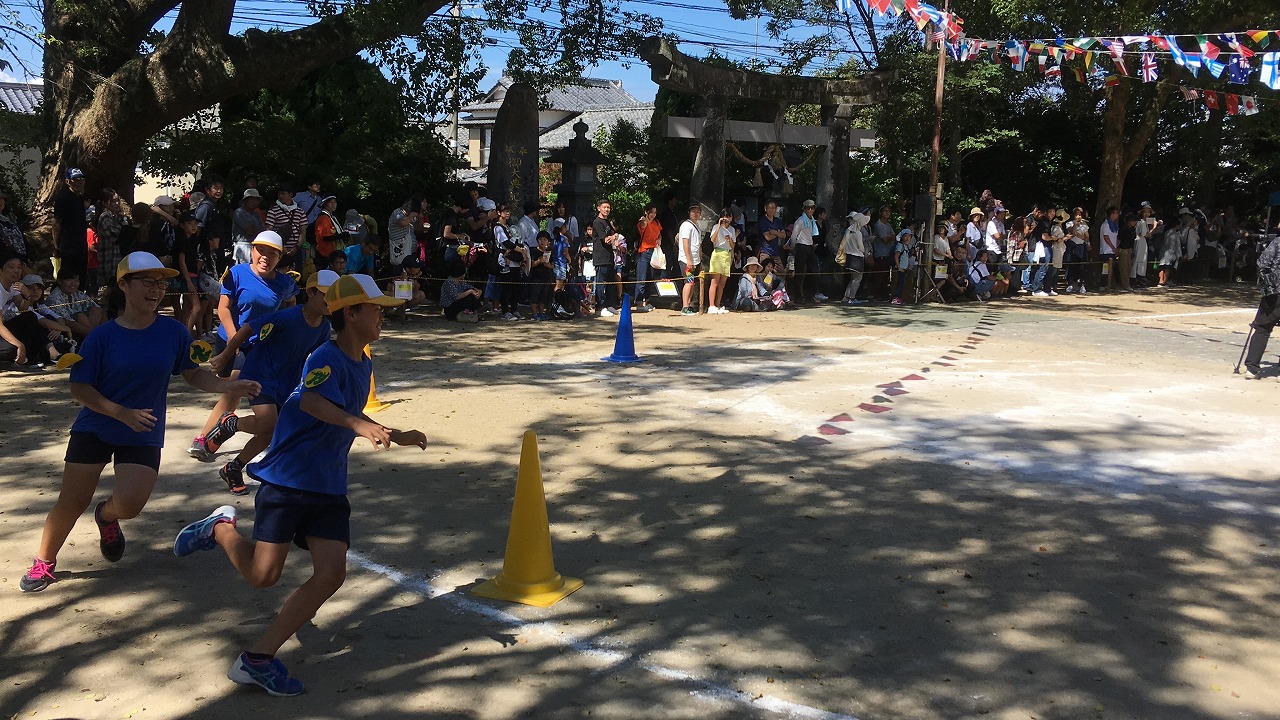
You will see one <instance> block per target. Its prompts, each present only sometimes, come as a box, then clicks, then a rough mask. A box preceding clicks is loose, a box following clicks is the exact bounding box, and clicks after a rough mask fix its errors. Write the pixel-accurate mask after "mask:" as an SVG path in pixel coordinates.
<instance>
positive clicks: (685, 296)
mask: <svg viewBox="0 0 1280 720" xmlns="http://www.w3.org/2000/svg"><path fill="white" fill-rule="evenodd" d="M701 219H702V206H701V205H697V204H693V205H690V206H689V219H688V220H685V221H684V222H683V223H681V224H680V231H679V232H677V233H676V249H677V252H678V253H679V257H678V258H677V261H678V262H679V263H680V274H681V275H682V276H684V288H683V289H682V290H681V291H680V299H681V300H682V305H683V307H681V309H680V314H681V315H695V314H696V313H695V311H694V309H693V289H694V282H693V281H694V280H695V279H697V276H698V271H699V266H701V265H702V231H701V230H699V229H698V221H699V220H701Z"/></svg>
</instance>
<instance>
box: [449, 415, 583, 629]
mask: <svg viewBox="0 0 1280 720" xmlns="http://www.w3.org/2000/svg"><path fill="white" fill-rule="evenodd" d="M580 587H582V581H581V580H578V579H576V578H568V577H562V576H561V575H560V573H558V572H556V568H555V563H554V562H552V559H551V528H550V527H549V525H548V521H547V498H546V495H545V494H544V493H543V491H542V466H541V465H540V464H539V462H538V436H537V435H535V434H534V432H533V431H532V430H529V431H528V432H526V433H525V434H524V447H523V448H521V450H520V472H519V474H518V475H517V476H516V500H515V503H514V504H513V505H512V507H511V528H510V529H509V530H508V531H507V554H506V556H505V557H504V558H503V560H502V571H501V572H499V573H498V576H497V577H495V578H494V579H492V580H486V581H485V582H483V583H480V584H479V585H477V586H476V588H475V589H474V590H472V591H471V592H472V593H473V594H475V595H479V596H480V597H486V598H493V599H495V600H508V601H510V602H518V603H524V604H525V605H533V606H535V607H551V606H552V605H554V604H556V603H557V602H559V601H560V600H562V599H564V597H565V596H566V595H568V594H569V593H571V592H573V591H574V590H577V589H578V588H580Z"/></svg>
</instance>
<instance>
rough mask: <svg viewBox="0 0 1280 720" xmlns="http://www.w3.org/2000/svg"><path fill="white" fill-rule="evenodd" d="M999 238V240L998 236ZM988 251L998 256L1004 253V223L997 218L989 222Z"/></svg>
mask: <svg viewBox="0 0 1280 720" xmlns="http://www.w3.org/2000/svg"><path fill="white" fill-rule="evenodd" d="M997 235H998V236H999V237H998V238H997V237H996V236H997ZM986 242H987V250H989V251H991V252H993V253H996V254H997V255H998V254H1000V253H1002V252H1004V247H1002V246H1003V244H1004V223H1002V222H1000V221H999V220H998V219H996V218H991V220H989V221H987V237H986Z"/></svg>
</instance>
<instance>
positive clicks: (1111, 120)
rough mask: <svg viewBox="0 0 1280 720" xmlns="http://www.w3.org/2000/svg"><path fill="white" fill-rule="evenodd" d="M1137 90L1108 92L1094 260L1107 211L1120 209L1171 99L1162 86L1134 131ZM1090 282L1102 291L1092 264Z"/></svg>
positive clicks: (1124, 85) (1126, 86) (1126, 85)
mask: <svg viewBox="0 0 1280 720" xmlns="http://www.w3.org/2000/svg"><path fill="white" fill-rule="evenodd" d="M1133 86H1134V84H1133V83H1132V82H1121V83H1120V84H1119V85H1115V86H1112V87H1109V88H1107V90H1106V94H1105V97H1106V101H1107V105H1106V108H1105V109H1104V110H1103V112H1102V171H1101V173H1100V177H1099V179H1098V204H1097V207H1096V209H1095V210H1094V214H1093V224H1092V225H1093V227H1092V237H1091V239H1090V245H1091V246H1092V248H1093V257H1094V258H1097V257H1098V256H1099V255H1100V253H1101V250H1102V235H1101V233H1100V231H1101V229H1102V223H1103V222H1105V221H1106V219H1107V208H1109V207H1113V206H1114V207H1120V203H1121V200H1122V199H1123V196H1124V182H1125V178H1126V177H1128V175H1129V170H1130V169H1131V168H1133V164H1134V163H1136V162H1137V161H1138V158H1140V157H1142V153H1143V152H1144V151H1145V150H1146V147H1147V143H1149V142H1151V138H1152V136H1154V135H1155V131H1156V120H1157V119H1159V117H1160V110H1161V108H1162V107H1164V103H1165V100H1166V99H1167V98H1168V97H1169V86H1168V85H1166V84H1165V83H1160V84H1158V85H1157V87H1156V90H1155V93H1154V97H1152V98H1149V99H1148V100H1147V101H1146V102H1145V103H1143V104H1142V105H1141V107H1140V109H1141V110H1142V118H1141V119H1140V120H1139V121H1138V122H1137V123H1135V124H1133V127H1132V130H1130V123H1129V122H1128V118H1129V111H1130V107H1129V106H1130V105H1131V104H1133V103H1132V101H1133V99H1134V98H1133ZM1087 278H1088V280H1087V282H1088V284H1089V285H1092V286H1094V287H1098V286H1099V281H1100V280H1101V278H1102V266H1101V265H1099V264H1096V263H1094V264H1090V265H1089V266H1088V267H1087Z"/></svg>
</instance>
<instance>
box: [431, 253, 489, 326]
mask: <svg viewBox="0 0 1280 720" xmlns="http://www.w3.org/2000/svg"><path fill="white" fill-rule="evenodd" d="M446 272H447V273H448V274H449V277H448V278H446V279H445V281H444V284H443V285H441V286H440V307H441V309H443V310H444V316H445V318H446V319H448V320H456V321H458V322H465V323H473V322H475V321H476V320H478V319H479V317H480V315H479V311H480V291H479V290H477V289H475V288H474V287H472V286H471V283H469V282H467V281H466V280H465V279H463V276H464V275H465V274H466V272H467V269H466V268H465V267H463V265H462V263H461V262H454V263H450V264H449V268H448V270H447V271H446Z"/></svg>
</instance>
